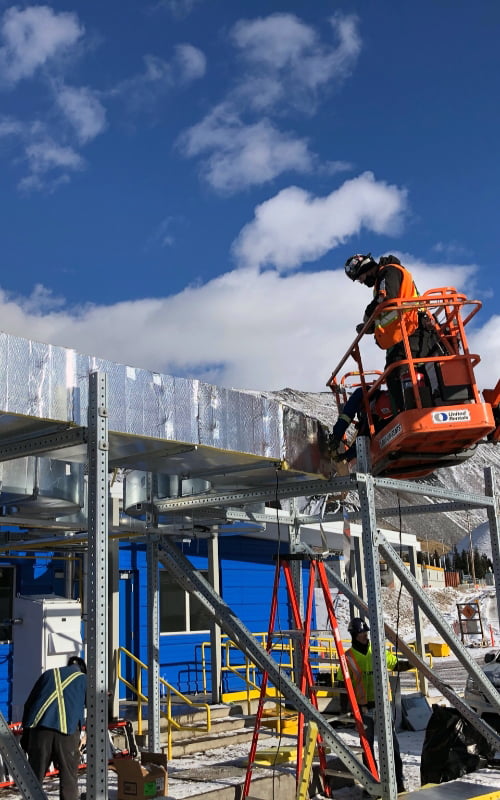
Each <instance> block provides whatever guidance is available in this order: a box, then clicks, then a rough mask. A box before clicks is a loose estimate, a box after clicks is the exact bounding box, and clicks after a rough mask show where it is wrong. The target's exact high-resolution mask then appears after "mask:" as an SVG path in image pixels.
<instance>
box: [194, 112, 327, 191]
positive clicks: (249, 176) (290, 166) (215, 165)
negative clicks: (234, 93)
mask: <svg viewBox="0 0 500 800" xmlns="http://www.w3.org/2000/svg"><path fill="white" fill-rule="evenodd" d="M179 144H180V147H181V149H182V150H183V152H184V153H185V154H186V155H187V156H197V155H202V154H204V153H207V152H208V154H209V155H208V158H207V160H206V161H205V162H204V164H203V167H202V171H203V174H204V177H205V179H206V180H207V181H208V182H209V183H210V185H211V186H212V187H213V188H214V189H216V190H218V191H222V192H235V191H238V190H239V189H243V188H246V187H248V186H252V185H258V184H262V183H266V182H268V181H271V180H273V179H274V178H275V177H276V176H277V175H280V174H281V173H282V172H285V171H287V170H295V171H298V172H309V171H310V170H311V169H312V164H313V157H312V155H311V154H310V153H309V150H308V147H307V142H306V141H305V140H303V139H298V138H294V137H293V136H292V135H289V134H286V133H282V132H281V131H279V130H278V129H277V128H275V127H274V125H273V124H272V123H271V122H270V121H269V120H266V119H262V120H260V121H259V122H256V123H254V124H253V125H245V124H244V123H243V122H242V121H241V119H240V117H239V115H238V114H237V112H236V111H235V110H234V109H233V108H231V107H230V106H227V105H220V106H217V107H216V108H215V109H214V110H213V111H212V112H211V113H210V114H209V115H208V116H207V117H205V119H204V120H202V122H200V123H198V124H197V125H194V126H193V127H192V128H190V129H189V130H188V131H186V132H185V134H184V135H183V136H182V138H181V139H180V140H179Z"/></svg>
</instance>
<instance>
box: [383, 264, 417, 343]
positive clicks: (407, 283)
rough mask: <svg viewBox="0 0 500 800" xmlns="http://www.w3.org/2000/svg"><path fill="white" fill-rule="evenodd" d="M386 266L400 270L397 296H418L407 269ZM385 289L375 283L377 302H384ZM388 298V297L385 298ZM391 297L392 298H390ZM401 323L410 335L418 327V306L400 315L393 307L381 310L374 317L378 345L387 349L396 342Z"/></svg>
mask: <svg viewBox="0 0 500 800" xmlns="http://www.w3.org/2000/svg"><path fill="white" fill-rule="evenodd" d="M386 267H394V268H395V269H398V270H399V271H400V272H401V275H402V279H401V286H400V287H399V293H398V295H397V297H398V298H403V299H405V300H406V299H410V298H412V297H418V296H419V295H418V291H417V287H416V286H415V283H414V281H413V278H412V275H411V273H410V272H408V270H407V269H405V268H404V267H402V266H401V265H400V264H385V265H384V267H383V268H384V269H385V268H386ZM384 294H385V290H384V289H383V288H381V287H380V286H377V284H376V285H375V289H374V295H375V297H376V298H377V299H378V301H379V303H382V302H384V300H385V297H384ZM387 299H389V298H387ZM390 299H392V298H390ZM402 325H404V327H405V329H406V333H407V334H408V336H411V334H412V333H414V332H415V331H416V330H417V328H418V308H414V309H413V308H410V309H408V311H405V312H404V313H403V314H402V315H400V314H399V313H398V312H397V311H396V310H395V309H387V310H386V311H383V312H382V313H381V315H380V316H379V317H377V318H376V319H375V331H374V333H375V339H376V342H377V344H378V346H379V347H381V348H382V349H383V350H388V349H389V348H390V347H393V346H394V345H395V344H398V342H400V341H401V340H402V339H403V331H402V327H401V326H402Z"/></svg>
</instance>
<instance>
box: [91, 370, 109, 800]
mask: <svg viewBox="0 0 500 800" xmlns="http://www.w3.org/2000/svg"><path fill="white" fill-rule="evenodd" d="M106 383H107V382H106V375H105V374H103V373H99V372H93V373H92V374H91V375H90V377H89V407H88V455H89V476H88V477H89V481H88V576H87V598H88V617H87V637H88V638H87V654H88V655H87V657H88V688H87V797H91V798H92V800H107V797H108V696H107V691H108V446H109V445H108V412H107V391H106Z"/></svg>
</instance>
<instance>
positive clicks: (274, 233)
mask: <svg viewBox="0 0 500 800" xmlns="http://www.w3.org/2000/svg"><path fill="white" fill-rule="evenodd" d="M405 209H406V191H405V190H404V189H400V188H398V187H397V186H390V185H388V184H387V183H384V182H383V181H376V180H375V178H374V176H373V174H372V173H371V172H365V173H364V174H362V175H360V176H359V177H357V178H353V179H352V180H349V181H346V182H345V183H344V184H343V185H342V186H341V187H340V188H339V189H336V190H335V191H333V192H331V194H329V195H328V196H326V197H319V198H318V197H313V196H311V194H309V193H308V192H306V191H304V190H303V189H300V188H298V187H296V186H291V187H288V188H287V189H283V191H281V192H279V193H278V194H277V195H275V197H272V198H271V199H270V200H266V201H265V202H264V203H262V204H261V205H260V206H257V208H256V209H255V214H254V219H253V220H252V222H250V223H248V225H245V227H244V228H243V230H242V231H241V233H240V235H239V236H238V238H237V239H236V241H235V242H234V244H233V253H234V256H235V258H236V260H237V262H238V263H239V264H240V265H241V266H244V267H255V268H261V267H265V266H268V265H272V266H274V267H276V269H278V270H279V271H286V270H291V269H296V268H297V267H300V266H301V265H302V264H303V263H304V262H305V261H315V260H316V259H318V258H320V257H321V256H323V255H324V254H325V253H327V252H328V251H329V250H331V249H332V248H334V247H336V246H337V245H339V244H341V243H342V242H344V241H346V239H347V238H348V237H349V236H353V235H355V234H357V233H359V232H360V231H361V230H362V229H363V228H366V229H367V230H370V231H373V233H397V231H398V229H399V227H400V224H401V219H402V215H403V214H404V212H405Z"/></svg>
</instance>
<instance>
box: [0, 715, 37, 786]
mask: <svg viewBox="0 0 500 800" xmlns="http://www.w3.org/2000/svg"><path fill="white" fill-rule="evenodd" d="M0 753H1V754H2V757H3V758H4V760H5V762H6V764H7V765H8V767H9V770H10V774H11V775H12V777H13V778H14V781H15V783H16V786H17V788H18V789H19V791H20V792H21V794H22V796H23V797H24V798H25V800H47V795H46V794H45V792H44V790H43V788H42V786H41V785H40V783H39V782H38V780H37V778H36V776H35V773H34V772H33V770H32V769H31V767H30V765H29V763H28V759H27V758H26V756H25V755H24V753H23V752H22V750H21V748H20V747H19V745H18V743H17V741H16V738H15V736H14V734H13V733H12V731H11V730H10V728H9V726H8V725H7V722H6V721H5V718H4V716H3V714H2V713H1V712H0Z"/></svg>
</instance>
